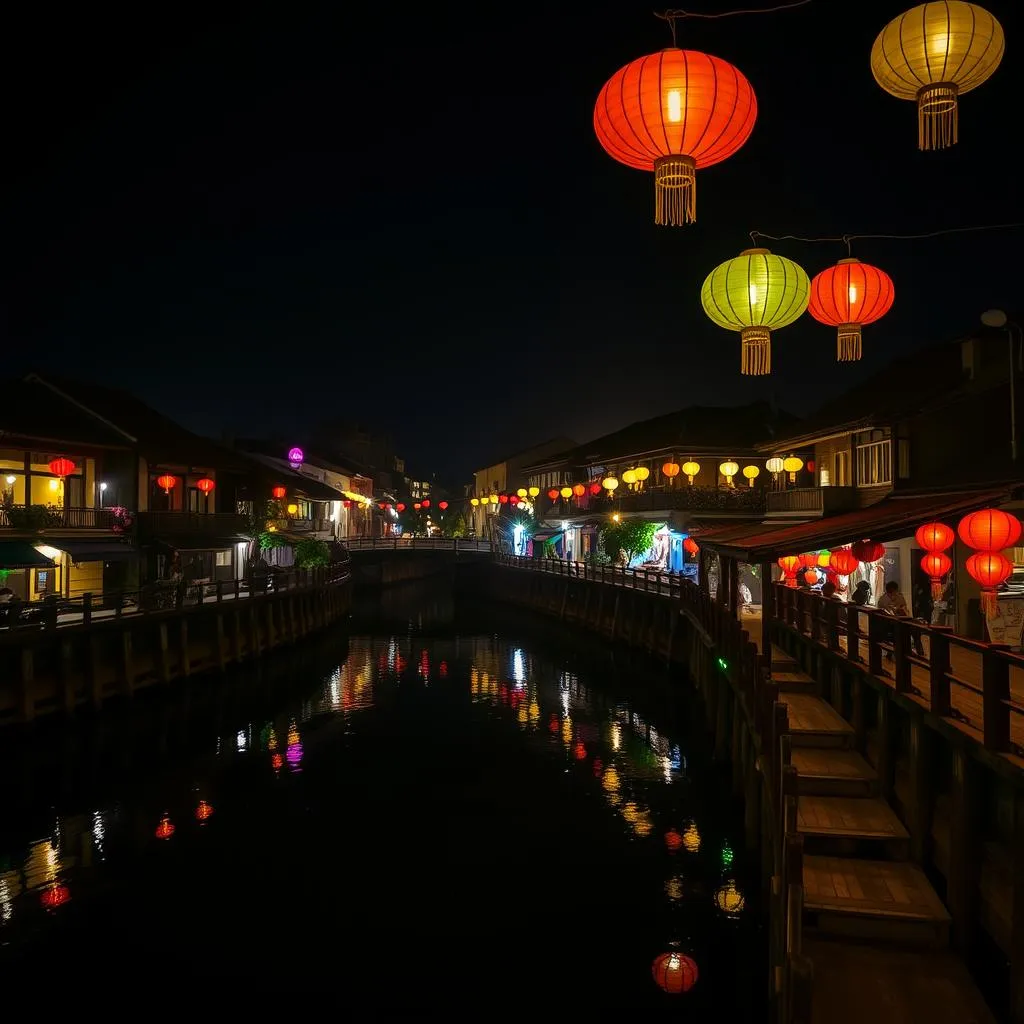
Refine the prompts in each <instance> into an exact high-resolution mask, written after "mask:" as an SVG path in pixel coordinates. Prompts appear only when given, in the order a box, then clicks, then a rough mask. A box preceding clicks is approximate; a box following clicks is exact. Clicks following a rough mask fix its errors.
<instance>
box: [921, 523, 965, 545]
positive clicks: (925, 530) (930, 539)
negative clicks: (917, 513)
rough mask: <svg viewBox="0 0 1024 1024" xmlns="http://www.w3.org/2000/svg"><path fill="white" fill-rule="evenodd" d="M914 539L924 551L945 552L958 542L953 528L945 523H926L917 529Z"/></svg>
mask: <svg viewBox="0 0 1024 1024" xmlns="http://www.w3.org/2000/svg"><path fill="white" fill-rule="evenodd" d="M914 537H915V538H916V540H917V546H918V547H919V548H920V549H921V550H922V551H945V550H946V548H948V547H949V546H950V545H951V544H952V543H953V541H954V540H956V534H954V533H953V528H952V527H951V526H947V525H946V524H945V523H925V524H924V526H919V527H918V528H917V532H916V533H915V534H914Z"/></svg>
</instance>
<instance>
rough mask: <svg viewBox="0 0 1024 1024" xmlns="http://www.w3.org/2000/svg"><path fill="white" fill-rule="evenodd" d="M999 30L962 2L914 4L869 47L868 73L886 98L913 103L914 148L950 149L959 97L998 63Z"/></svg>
mask: <svg viewBox="0 0 1024 1024" xmlns="http://www.w3.org/2000/svg"><path fill="white" fill-rule="evenodd" d="M1005 47H1006V40H1005V39H1004V37H1003V29H1002V26H1001V25H1000V24H999V22H998V21H996V19H995V18H993V17H992V15H991V14H989V12H988V11H986V10H985V9H984V8H983V7H979V6H978V5H977V4H970V3H965V2H964V0H940V2H933V3H926V4H919V5H918V6H917V7H915V8H913V10H910V11H907V12H906V13H905V14H901V15H900V16H899V17H898V18H893V20H892V21H890V22H889V24H888V25H886V26H885V28H883V29H882V31H881V32H879V34H878V38H877V39H876V40H875V45H874V46H872V47H871V73H872V74H873V75H874V76H875V81H876V82H877V83H878V84H879V85H880V86H881V87H882V88H883V89H884V90H885V91H886V92H887V93H889V94H890V95H891V96H895V97H896V98H897V99H901V100H915V101H916V102H917V148H918V149H945V148H946V147H947V146H952V145H955V144H956V141H957V127H958V120H959V118H958V115H957V104H958V100H959V97H960V96H961V95H963V93H965V92H970V90H971V89H976V88H977V87H978V86H979V85H981V84H982V83H983V82H985V81H987V80H988V79H989V77H990V76H991V75H992V73H993V72H994V71H995V70H996V68H997V67H999V62H1000V61H1001V60H1002V59H1003V50H1004V49H1005Z"/></svg>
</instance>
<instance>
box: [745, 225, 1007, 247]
mask: <svg viewBox="0 0 1024 1024" xmlns="http://www.w3.org/2000/svg"><path fill="white" fill-rule="evenodd" d="M1013 228H1024V221H1019V220H1018V221H1009V222H1008V223H1006V224H973V225H970V226H968V227H963V228H940V229H939V230H938V231H924V232H921V233H920V234H913V235H882V234H879V235H824V236H822V237H821V238H804V237H803V236H802V235H766V234H765V233H764V232H763V231H751V232H750V240H751V241H752V242H753V243H754V245H757V240H758V239H759V238H765V239H769V240H770V241H772V242H843V243H844V244H845V245H846V253H847V255H849V254H850V249H851V243H852V242H855V241H858V240H860V239H871V238H878V239H887V240H890V241H899V242H909V241H914V240H916V239H923V238H940V237H941V236H943V235H962V234H967V233H969V232H973V231H1007V230H1011V229H1013Z"/></svg>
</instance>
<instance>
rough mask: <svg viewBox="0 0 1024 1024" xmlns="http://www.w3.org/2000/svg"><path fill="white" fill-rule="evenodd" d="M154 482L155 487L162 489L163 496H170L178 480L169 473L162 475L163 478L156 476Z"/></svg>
mask: <svg viewBox="0 0 1024 1024" xmlns="http://www.w3.org/2000/svg"><path fill="white" fill-rule="evenodd" d="M156 482H157V486H159V487H162V488H163V489H164V494H170V493H171V488H172V487H173V486H174V485H175V484H176V483H177V482H178V478H177V477H176V476H171V474H170V473H164V475H163V476H158V477H157V478H156Z"/></svg>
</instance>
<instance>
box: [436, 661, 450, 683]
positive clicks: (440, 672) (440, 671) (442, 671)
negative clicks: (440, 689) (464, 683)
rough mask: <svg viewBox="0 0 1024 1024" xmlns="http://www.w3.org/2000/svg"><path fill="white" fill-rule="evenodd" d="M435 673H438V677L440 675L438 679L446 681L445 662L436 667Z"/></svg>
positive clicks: (446, 665)
mask: <svg viewBox="0 0 1024 1024" xmlns="http://www.w3.org/2000/svg"><path fill="white" fill-rule="evenodd" d="M437 672H438V675H440V677H441V678H442V679H447V678H448V662H447V661H442V662H441V664H440V665H438V666H437Z"/></svg>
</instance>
